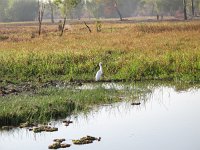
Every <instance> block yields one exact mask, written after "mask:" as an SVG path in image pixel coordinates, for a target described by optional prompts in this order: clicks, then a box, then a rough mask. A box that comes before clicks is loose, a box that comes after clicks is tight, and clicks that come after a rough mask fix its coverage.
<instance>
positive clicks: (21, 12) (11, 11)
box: [0, 0, 200, 22]
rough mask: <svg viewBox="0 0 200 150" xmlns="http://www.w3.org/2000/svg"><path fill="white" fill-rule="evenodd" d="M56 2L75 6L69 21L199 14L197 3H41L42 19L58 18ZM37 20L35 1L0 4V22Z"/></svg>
mask: <svg viewBox="0 0 200 150" xmlns="http://www.w3.org/2000/svg"><path fill="white" fill-rule="evenodd" d="M39 1H40V2H41V0H39ZM57 1H60V2H63V3H64V2H65V1H71V2H72V3H78V5H76V7H74V8H73V9H70V12H69V14H68V18H71V19H73V18H76V19H80V18H83V17H84V18H86V17H87V18H115V17H119V15H121V16H122V17H133V16H155V15H162V16H163V15H167V16H176V17H180V16H183V14H184V12H185V13H187V16H198V15H199V10H200V9H199V8H200V0H44V1H43V3H45V5H46V6H45V15H44V18H45V19H50V18H51V17H52V16H53V17H54V18H61V16H62V10H61V9H60V8H59V7H58V6H57V5H56V2H57ZM74 6H75V5H74ZM184 6H185V7H184ZM37 16H38V0H0V22H9V21H34V20H37ZM51 19H52V18H51Z"/></svg>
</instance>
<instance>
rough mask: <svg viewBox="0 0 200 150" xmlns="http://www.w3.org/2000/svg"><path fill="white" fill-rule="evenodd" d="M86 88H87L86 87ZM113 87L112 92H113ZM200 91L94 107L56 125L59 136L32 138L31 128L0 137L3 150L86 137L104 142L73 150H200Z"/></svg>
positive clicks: (158, 93)
mask: <svg viewBox="0 0 200 150" xmlns="http://www.w3.org/2000/svg"><path fill="white" fill-rule="evenodd" d="M85 88H86V87H85ZM108 88H109V87H108ZM119 88H121V87H119ZM199 98H200V89H195V90H188V91H185V92H177V91H175V90H174V89H173V88H171V87H157V88H155V89H154V90H153V92H152V93H151V94H148V95H147V96H146V100H145V101H141V105H139V106H132V105H131V102H120V103H115V104H111V105H107V106H101V107H97V108H94V109H93V110H92V111H91V112H90V113H89V114H87V115H85V114H80V115H78V116H71V118H70V119H71V120H72V121H73V124H70V125H69V126H68V127H65V126H64V125H63V124H62V121H60V122H59V121H58V122H52V125H53V126H55V127H58V132H53V133H37V134H35V133H33V132H30V131H28V130H26V129H18V128H17V129H14V130H11V131H2V132H0V150H16V149H20V150H27V149H29V150H36V149H37V150H45V149H48V145H50V144H52V143H53V139H55V138H65V139H66V143H69V144H72V139H79V138H81V137H83V136H86V135H91V136H95V137H101V138H102V140H101V141H100V142H94V143H93V144H88V145H81V146H77V145H73V144H72V146H71V147H70V148H67V149H73V150H94V149H95V150H103V149H104V150H108V149H113V150H121V149H126V150H132V149H137V150H147V149H149V150H158V149H161V150H179V149H180V150H189V149H191V150H199V149H200V142H199V139H200V109H199V108H200V99H199Z"/></svg>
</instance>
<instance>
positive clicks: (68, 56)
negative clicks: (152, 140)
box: [0, 21, 200, 82]
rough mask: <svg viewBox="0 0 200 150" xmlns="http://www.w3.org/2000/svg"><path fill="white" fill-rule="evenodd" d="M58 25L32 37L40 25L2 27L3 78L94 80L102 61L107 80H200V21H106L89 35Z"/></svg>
mask: <svg viewBox="0 0 200 150" xmlns="http://www.w3.org/2000/svg"><path fill="white" fill-rule="evenodd" d="M90 26H91V28H92V30H93V31H95V25H90ZM56 28H57V27H56V26H50V27H49V26H45V30H44V32H45V33H43V35H42V36H41V37H36V38H34V39H31V38H30V37H31V33H32V32H35V31H36V29H37V28H36V26H35V27H26V26H22V27H16V28H14V27H13V28H10V29H9V30H6V31H5V33H4V31H2V32H3V34H4V36H8V37H9V39H7V40H4V41H2V42H1V45H0V77H1V80H10V81H17V82H24V81H38V80H39V78H40V80H42V81H48V80H70V79H75V80H76V79H81V80H88V79H89V80H91V79H94V76H95V73H96V71H97V70H98V63H99V62H103V70H104V79H106V80H110V79H125V80H146V79H148V80H151V79H153V80H157V79H159V80H174V81H189V82H199V80H200V42H199V38H200V34H199V33H200V22H199V21H193V22H178V23H175V22H173V23H170V22H163V23H141V24H108V23H105V24H102V32H101V33H96V32H93V33H91V34H90V33H88V31H87V29H85V27H84V25H72V26H71V27H70V30H68V31H66V32H65V35H64V36H63V37H59V36H58V34H59V33H57V32H55V29H56ZM17 29H18V30H19V31H18V30H17ZM111 29H112V30H111Z"/></svg>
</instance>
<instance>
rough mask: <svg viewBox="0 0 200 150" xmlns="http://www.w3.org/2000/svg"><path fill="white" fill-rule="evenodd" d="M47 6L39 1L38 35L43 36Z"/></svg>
mask: <svg viewBox="0 0 200 150" xmlns="http://www.w3.org/2000/svg"><path fill="white" fill-rule="evenodd" d="M44 9H45V4H44V3H43V2H40V1H39V0H38V22H39V29H38V34H39V35H41V30H42V20H43V15H44Z"/></svg>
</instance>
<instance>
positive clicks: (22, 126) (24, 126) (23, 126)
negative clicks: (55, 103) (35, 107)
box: [19, 121, 37, 128]
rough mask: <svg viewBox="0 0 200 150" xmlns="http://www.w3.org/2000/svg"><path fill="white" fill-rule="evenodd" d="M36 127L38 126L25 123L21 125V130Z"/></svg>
mask: <svg viewBox="0 0 200 150" xmlns="http://www.w3.org/2000/svg"><path fill="white" fill-rule="evenodd" d="M34 126H37V125H36V124H33V123H30V122H28V121H27V122H25V123H21V124H20V126H19V127H20V128H28V127H34Z"/></svg>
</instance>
